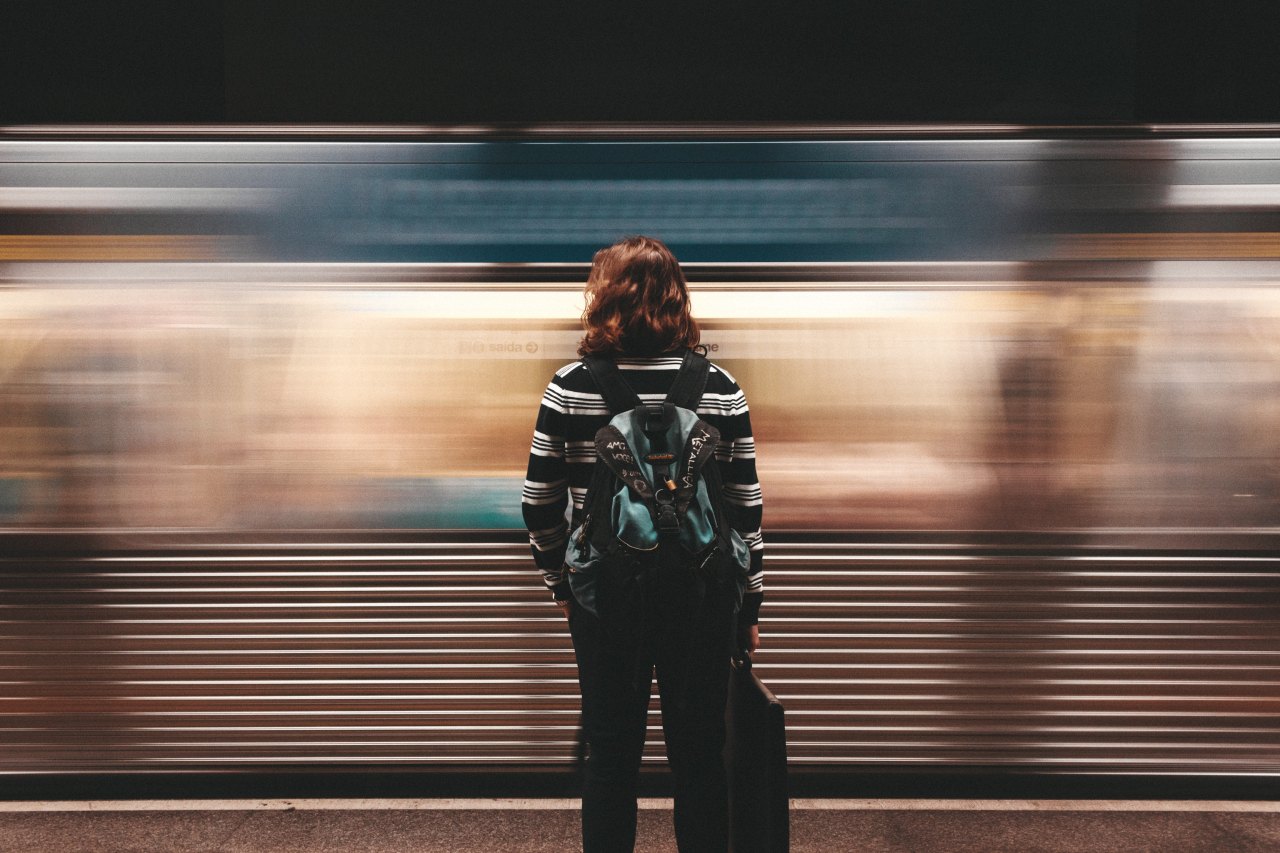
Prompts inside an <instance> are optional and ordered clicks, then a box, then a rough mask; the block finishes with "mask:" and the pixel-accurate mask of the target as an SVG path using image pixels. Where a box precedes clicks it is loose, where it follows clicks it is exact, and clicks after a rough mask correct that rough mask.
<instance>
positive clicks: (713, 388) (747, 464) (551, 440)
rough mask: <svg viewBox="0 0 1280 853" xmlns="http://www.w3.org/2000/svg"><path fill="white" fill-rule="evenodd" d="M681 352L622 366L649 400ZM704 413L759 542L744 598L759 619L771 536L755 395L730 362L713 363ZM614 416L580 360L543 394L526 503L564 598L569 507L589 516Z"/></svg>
mask: <svg viewBox="0 0 1280 853" xmlns="http://www.w3.org/2000/svg"><path fill="white" fill-rule="evenodd" d="M680 361H681V358H680V356H678V355H677V356H656V357H649V358H619V359H618V360H617V364H618V369H619V371H621V373H622V377H623V379H625V380H626V382H627V384H628V385H630V386H631V388H632V390H634V391H635V392H636V394H637V395H639V397H640V399H641V400H642V401H644V402H646V403H648V402H657V401H661V400H662V399H663V398H664V397H665V396H666V394H667V391H668V390H669V389H670V387H671V383H672V382H673V381H674V379H675V376H676V371H677V370H679V368H680ZM697 413H698V416H699V417H701V418H702V419H703V420H705V421H706V422H707V423H709V424H711V425H712V426H714V427H715V428H716V429H718V430H719V431H720V444H719V446H718V447H717V448H716V462H717V464H718V465H719V466H720V472H721V474H722V475H723V477H722V479H723V481H724V499H725V513H726V516H727V518H728V521H729V523H730V524H731V525H732V526H733V528H734V529H735V530H737V531H738V533H739V535H741V536H742V538H743V540H744V541H745V542H746V543H747V546H748V547H749V548H750V549H751V570H750V573H749V575H748V579H747V594H746V598H745V599H744V601H743V604H742V622H743V623H745V624H755V622H756V620H757V618H758V614H759V610H760V602H761V600H762V599H763V598H764V563H763V557H764V540H763V539H762V538H761V535H760V518H761V512H762V502H761V496H760V483H759V482H758V480H757V477H756V447H755V439H754V438H753V437H752V435H751V418H750V415H749V414H748V412H747V398H746V396H745V395H744V394H743V393H742V389H741V388H739V387H738V383H737V382H736V381H735V380H734V378H733V377H732V376H730V375H729V373H728V372H727V371H726V370H725V369H724V368H722V367H719V366H718V365H715V364H712V365H711V371H710V375H709V376H708V377H707V387H706V391H704V392H703V395H702V401H701V402H700V403H699V404H698V410H697ZM610 418H611V415H610V413H609V409H608V407H607V406H606V405H605V403H604V399H603V398H602V397H601V396H600V391H599V389H598V388H597V387H596V384H595V381H594V380H593V379H592V377H591V374H590V372H588V370H587V368H586V367H585V366H584V365H583V363H582V362H580V361H575V362H573V363H571V364H567V365H565V366H564V367H562V368H560V369H559V370H557V371H556V374H555V376H553V377H552V378H551V382H550V384H548V385H547V390H546V393H544V394H543V395H542V405H541V406H540V407H539V409H538V422H537V424H536V425H535V426H534V432H533V447H532V448H531V449H530V451H529V472H528V474H527V476H526V478H525V483H524V497H523V499H522V509H523V511H524V523H525V526H526V527H528V528H529V542H530V544H531V545H532V546H533V558H534V561H535V562H536V563H537V566H538V568H539V569H540V570H541V571H542V578H543V581H545V583H546V584H547V586H548V587H550V588H551V589H552V590H553V591H555V593H556V595H557V597H561V598H563V597H566V596H567V595H568V588H567V583H568V581H567V579H566V578H565V577H564V574H563V568H564V555H565V549H566V547H567V545H568V539H569V530H570V522H569V521H568V520H567V519H566V517H565V509H566V507H567V506H568V503H569V500H570V498H572V500H573V520H572V524H573V525H574V526H575V527H576V526H577V524H578V523H579V521H580V520H581V518H580V517H581V514H582V503H583V499H584V498H585V497H586V494H587V486H588V485H589V484H590V482H591V471H592V468H593V467H594V465H595V461H596V450H595V435H596V431H597V430H599V429H600V428H601V427H602V426H605V425H606V424H607V423H609V420H610Z"/></svg>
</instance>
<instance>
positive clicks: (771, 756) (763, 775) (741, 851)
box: [725, 653, 791, 853]
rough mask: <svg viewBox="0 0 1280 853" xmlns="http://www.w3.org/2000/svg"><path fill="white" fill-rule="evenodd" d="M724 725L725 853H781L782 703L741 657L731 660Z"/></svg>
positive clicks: (785, 827)
mask: <svg viewBox="0 0 1280 853" xmlns="http://www.w3.org/2000/svg"><path fill="white" fill-rule="evenodd" d="M725 721H726V744H725V759H726V764H727V767H728V775H729V850H730V851H732V853H786V851H787V850H789V849H790V844H791V838H790V818H789V811H788V805H789V804H788V795H787V734H786V724H785V721H784V719H783V708H782V703H781V702H779V701H778V699H777V697H775V696H774V695H773V694H772V693H770V692H769V688H767V687H765V686H764V684H763V683H762V682H761V681H760V679H759V678H758V677H757V676H756V674H755V673H754V672H752V671H751V658H750V656H749V655H747V654H745V653H744V654H742V656H741V658H735V659H734V661H733V671H732V672H731V673H730V676H729V702H728V707H727V708H726V709H725Z"/></svg>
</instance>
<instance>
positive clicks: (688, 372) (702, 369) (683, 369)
mask: <svg viewBox="0 0 1280 853" xmlns="http://www.w3.org/2000/svg"><path fill="white" fill-rule="evenodd" d="M710 373H711V362H709V361H707V359H706V356H703V355H699V354H698V353H696V352H694V351H693V350H686V351H685V354H684V361H682V362H681V363H680V370H679V371H678V372H677V373H676V378H675V380H674V381H673V382H672V383H671V390H670V391H668V392H667V400H666V401H667V402H668V403H671V404H672V405H675V406H679V407H680V408H682V409H688V410H689V411H691V412H692V411H697V408H698V402H699V401H700V400H701V399H702V392H703V391H705V390H707V375H708V374H710Z"/></svg>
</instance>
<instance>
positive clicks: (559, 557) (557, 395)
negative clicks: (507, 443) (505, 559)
mask: <svg viewBox="0 0 1280 853" xmlns="http://www.w3.org/2000/svg"><path fill="white" fill-rule="evenodd" d="M558 380H559V376H557V377H555V378H553V379H552V380H551V383H550V384H549V385H548V386H547V390H546V392H545V393H544V394H543V395H542V404H541V405H540V406H539V407H538V420H537V423H536V424H535V425H534V428H533V444H532V446H531V447H530V448H529V469H528V473H526V474H525V480H524V493H523V495H522V497H521V500H520V504H521V507H520V508H521V511H522V512H523V514H524V524H525V527H527V528H528V530H529V544H530V546H531V547H532V549H533V560H534V563H535V564H536V565H537V567H538V569H539V570H540V571H541V572H542V580H543V582H544V583H546V585H547V586H548V587H549V588H551V589H553V590H555V589H557V586H558V585H560V584H561V583H562V582H563V581H564V578H563V576H562V570H563V567H564V554H565V547H566V545H567V543H568V535H569V521H568V519H567V518H566V517H565V508H566V507H567V506H568V503H569V472H568V466H567V464H566V462H565V432H566V427H567V425H568V424H567V421H568V418H567V415H566V411H565V405H564V394H563V389H562V388H561V387H560V385H559V382H558ZM559 594H560V593H559V591H557V595H559Z"/></svg>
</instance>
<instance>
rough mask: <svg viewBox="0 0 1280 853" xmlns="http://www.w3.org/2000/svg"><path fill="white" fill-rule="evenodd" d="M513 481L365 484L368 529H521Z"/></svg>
mask: <svg viewBox="0 0 1280 853" xmlns="http://www.w3.org/2000/svg"><path fill="white" fill-rule="evenodd" d="M523 485H524V482H523V480H520V479H518V478H512V477H404V478H388V479H382V480H375V481H371V482H368V483H366V484H365V485H364V488H363V489H362V491H363V493H364V494H365V495H366V496H367V497H368V498H369V504H368V505H367V507H366V508H365V509H364V511H363V513H362V514H366V516H367V517H366V518H365V519H363V522H364V525H365V526H367V527H379V528H382V527H386V528H404V529H441V528H451V527H452V528H486V529H490V528H521V527H522V526H523V524H524V522H523V520H522V519H521V517H520V491H521V488H522V487H523Z"/></svg>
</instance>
